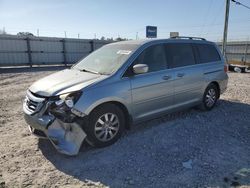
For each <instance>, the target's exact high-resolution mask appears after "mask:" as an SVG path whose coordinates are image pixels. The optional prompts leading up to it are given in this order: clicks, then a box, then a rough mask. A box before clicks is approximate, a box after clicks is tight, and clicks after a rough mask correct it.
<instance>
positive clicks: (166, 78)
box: [162, 75, 171, 80]
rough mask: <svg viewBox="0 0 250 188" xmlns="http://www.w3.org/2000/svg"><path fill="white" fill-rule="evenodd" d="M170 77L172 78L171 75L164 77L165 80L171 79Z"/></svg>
mask: <svg viewBox="0 0 250 188" xmlns="http://www.w3.org/2000/svg"><path fill="white" fill-rule="evenodd" d="M170 78H171V76H169V75H165V76H163V77H162V79H163V80H169V79H170Z"/></svg>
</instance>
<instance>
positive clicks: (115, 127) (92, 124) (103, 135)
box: [85, 104, 125, 147]
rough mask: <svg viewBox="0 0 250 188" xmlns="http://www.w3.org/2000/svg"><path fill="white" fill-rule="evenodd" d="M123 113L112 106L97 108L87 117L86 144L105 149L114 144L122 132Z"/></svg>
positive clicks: (106, 105) (123, 123)
mask: <svg viewBox="0 0 250 188" xmlns="http://www.w3.org/2000/svg"><path fill="white" fill-rule="evenodd" d="M124 128H125V117H124V113H123V111H122V110H121V109H120V108H119V107H118V106H116V105H114V104H105V105H103V106H100V107H98V108H97V109H95V110H94V111H93V112H91V114H90V116H89V123H88V126H87V127H85V131H86V134H87V139H86V140H87V142H88V143H89V144H90V145H92V146H94V147H106V146H109V145H111V144H113V143H115V142H116V141H117V140H118V139H119V138H120V137H121V135H122V133H123V132H124Z"/></svg>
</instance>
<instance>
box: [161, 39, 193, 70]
mask: <svg viewBox="0 0 250 188" xmlns="http://www.w3.org/2000/svg"><path fill="white" fill-rule="evenodd" d="M165 49H166V54H167V62H168V66H169V68H176V67H184V66H188V65H194V64H195V58H194V54H193V49H192V46H191V45H190V44H181V43H179V44H166V45H165Z"/></svg>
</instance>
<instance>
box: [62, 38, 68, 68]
mask: <svg viewBox="0 0 250 188" xmlns="http://www.w3.org/2000/svg"><path fill="white" fill-rule="evenodd" d="M65 42H66V41H65V39H62V47H63V51H62V53H63V62H64V65H65V66H67V58H66V46H65Z"/></svg>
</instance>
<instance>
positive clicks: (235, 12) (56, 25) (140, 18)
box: [0, 0, 250, 41]
mask: <svg viewBox="0 0 250 188" xmlns="http://www.w3.org/2000/svg"><path fill="white" fill-rule="evenodd" d="M239 1H240V2H241V3H244V4H246V5H249V6H250V0H239ZM224 12H225V0H153V1H152V0H125V1H122V0H0V29H3V28H5V30H6V32H8V33H11V34H16V33H17V32H19V31H28V32H32V33H33V34H35V35H36V34H37V29H39V35H40V36H56V37H64V31H66V34H67V37H68V38H70V37H73V38H77V37H78V33H79V34H80V38H94V36H95V35H96V37H97V38H100V37H102V36H104V37H113V38H117V37H118V36H120V37H126V38H130V39H135V37H136V33H137V32H138V35H139V38H145V27H146V25H153V26H157V27H158V37H159V38H168V37H169V32H170V31H178V32H179V33H180V35H188V36H202V37H206V38H208V39H210V40H216V41H218V40H220V39H221V38H222V34H223V22H224ZM249 37H250V10H249V9H246V8H244V7H242V6H239V5H235V4H234V3H231V7H230V23H229V39H231V40H233V39H234V40H237V39H248V38H249Z"/></svg>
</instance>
